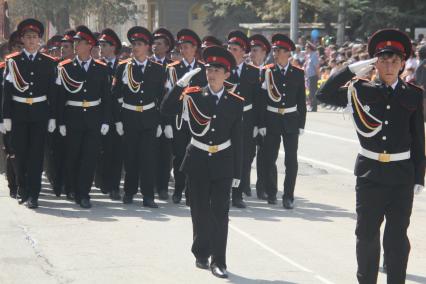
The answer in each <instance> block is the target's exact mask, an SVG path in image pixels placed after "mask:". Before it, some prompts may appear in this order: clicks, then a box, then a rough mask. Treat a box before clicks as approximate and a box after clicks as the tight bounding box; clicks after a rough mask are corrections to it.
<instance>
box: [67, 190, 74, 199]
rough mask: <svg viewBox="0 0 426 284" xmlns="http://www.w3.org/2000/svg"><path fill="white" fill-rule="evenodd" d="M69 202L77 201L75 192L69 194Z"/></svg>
mask: <svg viewBox="0 0 426 284" xmlns="http://www.w3.org/2000/svg"><path fill="white" fill-rule="evenodd" d="M67 200H71V201H73V200H75V194H74V192H68V193H67Z"/></svg>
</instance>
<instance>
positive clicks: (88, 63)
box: [75, 55, 92, 71]
mask: <svg viewBox="0 0 426 284" xmlns="http://www.w3.org/2000/svg"><path fill="white" fill-rule="evenodd" d="M75 58H77V61H78V64H80V66H81V63H82V62H83V61H82V60H81V59H80V58H79V57H78V55H76V57H75ZM85 62H86V65H84V69H85V70H86V71H87V69H89V66H90V63H91V62H92V57H89V59H87V60H86V61H85Z"/></svg>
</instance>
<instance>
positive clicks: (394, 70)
mask: <svg viewBox="0 0 426 284" xmlns="http://www.w3.org/2000/svg"><path fill="white" fill-rule="evenodd" d="M404 64H405V61H404V60H402V59H401V57H399V56H398V55H396V54H392V55H386V54H385V55H383V56H379V59H378V60H377V62H376V65H375V66H376V69H377V72H378V74H379V77H380V79H381V80H382V81H383V82H384V83H386V84H388V85H390V84H392V83H394V82H395V81H396V80H397V78H398V76H399V71H401V70H402V68H403V66H404Z"/></svg>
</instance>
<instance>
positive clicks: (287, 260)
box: [229, 224, 333, 284]
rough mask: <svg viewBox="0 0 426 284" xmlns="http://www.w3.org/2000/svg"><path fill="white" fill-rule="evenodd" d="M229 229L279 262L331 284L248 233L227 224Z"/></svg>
mask: <svg viewBox="0 0 426 284" xmlns="http://www.w3.org/2000/svg"><path fill="white" fill-rule="evenodd" d="M229 227H230V228H231V229H232V230H234V231H235V232H237V233H239V234H240V235H242V236H243V237H246V238H247V239H248V240H250V241H252V242H253V243H255V244H257V245H258V246H260V247H261V248H263V249H264V250H266V251H269V252H270V253H272V254H273V255H275V256H277V257H279V258H280V259H281V260H283V261H285V262H287V263H288V264H290V265H293V266H294V267H296V268H298V269H299V270H301V271H303V272H307V273H311V274H314V276H315V278H316V279H318V280H319V281H321V282H322V283H324V284H333V282H331V281H329V280H327V279H325V278H324V277H321V276H319V275H318V274H316V273H314V272H313V271H312V270H310V269H308V268H306V267H304V266H303V265H301V264H299V263H297V262H295V261H293V260H291V259H290V258H288V257H286V256H285V255H283V254H281V253H279V252H277V251H276V250H274V249H273V248H271V247H269V246H268V245H266V244H264V243H262V242H261V241H259V240H258V239H256V238H255V237H253V236H252V235H250V234H249V233H246V232H244V231H243V230H241V229H238V228H237V227H235V226H234V225H232V224H229Z"/></svg>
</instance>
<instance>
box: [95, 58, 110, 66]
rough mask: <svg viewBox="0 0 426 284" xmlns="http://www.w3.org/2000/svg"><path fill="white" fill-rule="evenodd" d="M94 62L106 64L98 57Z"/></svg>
mask: <svg viewBox="0 0 426 284" xmlns="http://www.w3.org/2000/svg"><path fill="white" fill-rule="evenodd" d="M95 62H96V63H98V64H101V65H103V66H108V65H107V64H106V63H105V62H103V61H102V60H100V59H95Z"/></svg>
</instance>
